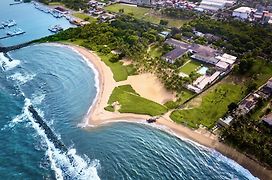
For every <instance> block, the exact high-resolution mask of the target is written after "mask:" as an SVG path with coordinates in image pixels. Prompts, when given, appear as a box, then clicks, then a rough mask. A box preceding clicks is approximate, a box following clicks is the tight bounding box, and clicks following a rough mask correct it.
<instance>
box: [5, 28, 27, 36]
mask: <svg viewBox="0 0 272 180" xmlns="http://www.w3.org/2000/svg"><path fill="white" fill-rule="evenodd" d="M24 33H25V31H23V30H22V29H20V28H16V29H14V30H13V31H8V32H7V35H8V36H17V35H20V34H24Z"/></svg>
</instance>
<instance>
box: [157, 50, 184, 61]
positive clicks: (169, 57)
mask: <svg viewBox="0 0 272 180" xmlns="http://www.w3.org/2000/svg"><path fill="white" fill-rule="evenodd" d="M186 52H187V49H184V48H181V47H177V48H175V49H174V50H173V51H170V52H168V53H166V54H165V55H164V56H163V57H162V58H163V59H165V61H167V62H169V63H171V64H173V63H174V62H175V60H176V59H178V58H180V57H182V56H183V55H184V54H185V53H186Z"/></svg>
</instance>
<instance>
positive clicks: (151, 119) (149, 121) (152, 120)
mask: <svg viewBox="0 0 272 180" xmlns="http://www.w3.org/2000/svg"><path fill="white" fill-rule="evenodd" d="M156 121H157V118H156V117H155V118H149V119H147V120H146V122H147V123H154V122H156Z"/></svg>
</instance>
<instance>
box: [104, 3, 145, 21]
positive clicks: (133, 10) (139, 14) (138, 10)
mask: <svg viewBox="0 0 272 180" xmlns="http://www.w3.org/2000/svg"><path fill="white" fill-rule="evenodd" d="M105 9H106V10H107V11H110V12H117V13H118V12H119V10H120V9H124V14H127V15H129V14H133V16H134V17H135V18H137V19H142V18H144V17H145V14H146V13H149V11H150V9H149V8H143V7H135V6H130V5H124V4H113V5H110V6H107V7H105Z"/></svg>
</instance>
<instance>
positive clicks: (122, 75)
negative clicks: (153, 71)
mask: <svg viewBox="0 0 272 180" xmlns="http://www.w3.org/2000/svg"><path fill="white" fill-rule="evenodd" d="M63 43H68V44H69V43H72V44H76V45H79V46H82V45H83V44H84V40H82V39H76V40H74V41H69V40H68V41H64V42H63ZM97 55H98V56H99V57H100V58H101V60H102V61H103V62H104V63H105V64H106V65H107V66H109V67H110V69H111V72H112V73H113V79H114V80H115V81H117V82H118V81H124V80H127V77H128V76H130V75H135V74H136V71H137V70H136V69H135V68H134V67H133V65H132V64H131V65H127V66H124V65H123V63H122V62H119V61H118V62H115V63H112V62H110V61H109V60H110V58H111V55H112V54H108V55H103V54H101V53H97Z"/></svg>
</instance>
